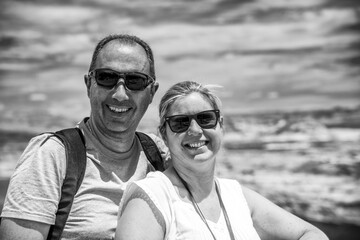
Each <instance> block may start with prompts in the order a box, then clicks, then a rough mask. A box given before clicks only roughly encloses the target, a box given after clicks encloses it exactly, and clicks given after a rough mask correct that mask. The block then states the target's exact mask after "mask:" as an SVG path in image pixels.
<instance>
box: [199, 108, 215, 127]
mask: <svg viewBox="0 0 360 240" xmlns="http://www.w3.org/2000/svg"><path fill="white" fill-rule="evenodd" d="M196 118H197V122H198V124H199V126H200V127H202V128H213V127H215V126H216V123H217V117H216V113H215V112H212V111H209V112H202V113H199V114H197V115H196Z"/></svg>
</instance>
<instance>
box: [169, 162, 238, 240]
mask: <svg viewBox="0 0 360 240" xmlns="http://www.w3.org/2000/svg"><path fill="white" fill-rule="evenodd" d="M174 170H175V168H174ZM175 172H176V174H177V175H178V177H179V179H180V180H181V182H182V184H183V185H184V187H185V189H186V191H188V193H189V196H190V200H191V203H192V205H193V206H194V208H195V211H196V212H197V214H198V215H199V216H200V218H201V220H202V221H203V222H204V223H205V225H206V227H207V228H208V229H209V231H210V233H211V235H212V236H213V238H214V239H215V240H216V237H215V234H214V233H213V231H212V230H211V228H210V226H209V224H208V222H207V221H206V218H205V216H204V214H203V213H202V211H201V209H200V207H199V205H198V204H197V203H196V201H195V198H194V196H193V195H192V193H191V191H190V189H189V186H188V184H187V183H186V182H185V181H184V179H182V178H181V177H180V175H179V174H178V172H177V171H176V170H175ZM215 189H216V194H217V197H218V199H219V202H220V207H221V210H222V212H223V214H224V218H225V221H226V226H227V228H228V231H229V234H230V239H231V240H235V236H234V233H233V231H232V228H231V224H230V220H229V217H228V214H227V212H226V209H225V206H224V203H223V201H222V198H221V195H220V191H219V186H218V182H217V181H215Z"/></svg>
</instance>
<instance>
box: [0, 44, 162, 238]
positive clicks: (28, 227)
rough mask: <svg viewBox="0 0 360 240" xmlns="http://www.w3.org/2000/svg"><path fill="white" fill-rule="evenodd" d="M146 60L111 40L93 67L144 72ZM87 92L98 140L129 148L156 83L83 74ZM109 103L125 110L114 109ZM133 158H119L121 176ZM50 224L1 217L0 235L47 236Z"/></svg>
mask: <svg viewBox="0 0 360 240" xmlns="http://www.w3.org/2000/svg"><path fill="white" fill-rule="evenodd" d="M149 66H150V65H149V62H148V60H147V56H146V52H145V50H144V49H143V48H142V47H141V46H140V45H138V44H136V45H134V46H129V45H122V44H120V43H119V42H117V41H116V40H115V41H111V42H109V43H107V44H106V45H105V47H104V48H103V49H102V50H101V52H100V54H99V56H98V59H97V61H96V66H95V68H110V69H113V70H116V71H119V72H127V71H137V72H142V73H145V74H147V75H149V74H150V72H149ZM85 85H86V88H87V95H88V97H89V99H90V106H91V114H90V120H89V124H90V127H91V129H92V131H93V133H94V134H95V135H96V136H97V138H98V139H99V141H100V142H101V143H103V145H104V147H107V148H108V149H109V150H111V151H113V152H126V151H129V149H130V148H131V146H132V144H133V141H134V138H135V131H136V128H137V126H138V124H139V122H140V120H141V118H142V117H143V115H144V114H145V112H146V110H147V108H148V106H149V104H150V103H151V102H152V100H153V97H154V94H155V93H156V91H157V89H158V83H157V82H155V83H153V84H151V85H149V86H148V87H147V88H146V89H145V90H144V91H138V92H133V91H128V90H126V89H125V86H124V81H123V79H119V83H118V84H117V85H116V86H115V87H114V88H112V89H105V88H102V87H101V86H98V85H97V84H96V82H95V80H94V79H93V78H89V77H88V76H87V75H85ZM110 107H112V108H117V109H118V110H121V111H124V112H121V113H116V112H114V111H111V110H110ZM136 164H137V163H136V162H134V161H132V162H131V161H127V162H125V161H124V162H122V169H121V171H122V172H121V173H119V175H120V176H119V177H120V178H121V179H125V180H126V179H129V178H130V176H131V175H132V173H133V172H134V168H135V166H136ZM49 228H50V225H48V224H44V223H39V222H34V221H28V220H21V219H13V218H4V219H2V221H1V225H0V239H3V240H7V239H9V240H10V239H27V240H28V239H34V240H42V239H46V237H47V235H48V232H49Z"/></svg>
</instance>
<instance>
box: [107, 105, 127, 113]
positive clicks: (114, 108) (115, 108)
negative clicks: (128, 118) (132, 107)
mask: <svg viewBox="0 0 360 240" xmlns="http://www.w3.org/2000/svg"><path fill="white" fill-rule="evenodd" d="M109 108H110V110H111V111H113V112H116V113H122V112H126V111H128V110H129V108H117V107H113V106H109Z"/></svg>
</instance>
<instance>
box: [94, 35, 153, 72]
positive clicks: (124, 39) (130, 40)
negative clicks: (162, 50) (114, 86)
mask: <svg viewBox="0 0 360 240" xmlns="http://www.w3.org/2000/svg"><path fill="white" fill-rule="evenodd" d="M113 40H118V41H119V42H120V43H123V44H128V45H134V44H136V43H137V44H139V45H140V46H142V47H143V48H144V50H145V52H146V56H147V59H148V61H149V64H150V76H151V77H152V78H153V79H156V77H155V66H154V56H153V53H152V50H151V48H150V46H149V45H148V44H147V43H146V42H145V41H143V40H142V39H140V38H138V37H136V36H132V35H127V34H111V35H108V36H106V37H105V38H103V39H102V40H101V41H100V42H99V43H98V44H97V45H96V47H95V50H94V53H93V56H92V60H91V64H90V68H89V72H90V71H92V70H94V69H95V63H96V60H97V57H98V55H99V53H100V51H101V50H102V49H103V48H104V46H105V45H106V44H107V43H109V42H111V41H113Z"/></svg>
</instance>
